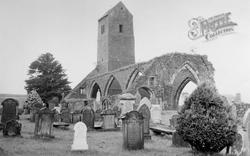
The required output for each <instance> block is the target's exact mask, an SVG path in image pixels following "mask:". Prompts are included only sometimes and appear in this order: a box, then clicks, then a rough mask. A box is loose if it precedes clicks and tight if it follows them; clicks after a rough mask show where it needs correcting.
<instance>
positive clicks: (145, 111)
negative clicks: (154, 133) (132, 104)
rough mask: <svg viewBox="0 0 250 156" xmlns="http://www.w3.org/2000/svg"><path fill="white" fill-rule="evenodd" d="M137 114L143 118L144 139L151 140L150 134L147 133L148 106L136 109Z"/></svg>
mask: <svg viewBox="0 0 250 156" xmlns="http://www.w3.org/2000/svg"><path fill="white" fill-rule="evenodd" d="M138 112H139V113H141V114H142V116H143V125H144V128H143V130H144V139H151V136H150V132H149V121H150V116H151V115H150V110H149V108H148V105H146V104H144V105H142V106H141V107H139V108H138Z"/></svg>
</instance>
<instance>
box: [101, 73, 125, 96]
mask: <svg viewBox="0 0 250 156" xmlns="http://www.w3.org/2000/svg"><path fill="white" fill-rule="evenodd" d="M121 93H122V89H121V85H120V83H119V81H118V80H117V79H116V78H115V77H114V76H113V75H112V76H110V78H109V80H108V81H107V83H106V87H105V94H104V95H105V96H112V95H118V94H121Z"/></svg>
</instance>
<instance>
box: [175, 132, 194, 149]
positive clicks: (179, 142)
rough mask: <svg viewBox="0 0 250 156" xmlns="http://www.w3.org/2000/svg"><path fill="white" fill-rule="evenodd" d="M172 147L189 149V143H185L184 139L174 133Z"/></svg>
mask: <svg viewBox="0 0 250 156" xmlns="http://www.w3.org/2000/svg"><path fill="white" fill-rule="evenodd" d="M172 145H174V146H176V147H189V146H190V145H189V143H188V142H185V141H184V140H183V138H182V137H181V136H180V135H179V134H178V133H177V132H174V133H173V135H172Z"/></svg>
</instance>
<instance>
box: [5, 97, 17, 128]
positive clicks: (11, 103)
mask: <svg viewBox="0 0 250 156" xmlns="http://www.w3.org/2000/svg"><path fill="white" fill-rule="evenodd" d="M1 105H2V107H3V110H2V117H1V123H2V124H6V122H8V121H10V120H16V119H17V106H18V105H19V104H18V101H17V100H15V99H12V98H8V99H5V100H4V101H3V102H2V104H1Z"/></svg>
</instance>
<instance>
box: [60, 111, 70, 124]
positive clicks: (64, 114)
mask: <svg viewBox="0 0 250 156" xmlns="http://www.w3.org/2000/svg"><path fill="white" fill-rule="evenodd" d="M61 121H62V122H65V123H70V111H69V109H62V111H61Z"/></svg>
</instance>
